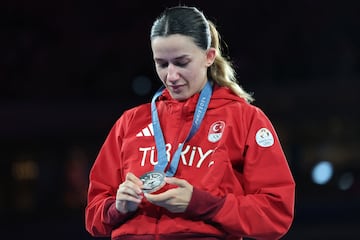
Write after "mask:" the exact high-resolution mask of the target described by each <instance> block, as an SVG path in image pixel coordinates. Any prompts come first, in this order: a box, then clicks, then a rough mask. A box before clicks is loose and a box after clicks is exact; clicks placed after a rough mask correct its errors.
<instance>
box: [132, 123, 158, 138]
mask: <svg viewBox="0 0 360 240" xmlns="http://www.w3.org/2000/svg"><path fill="white" fill-rule="evenodd" d="M151 136H154V129H153V125H152V123H150V124H149V125H147V127H146V128H143V129H142V130H141V131H140V132H139V133H138V134H136V137H151Z"/></svg>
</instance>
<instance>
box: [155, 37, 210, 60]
mask: <svg viewBox="0 0 360 240" xmlns="http://www.w3.org/2000/svg"><path fill="white" fill-rule="evenodd" d="M151 48H152V51H153V55H154V58H164V57H169V56H174V57H176V55H194V54H200V53H202V52H204V51H203V50H202V49H201V48H199V47H198V46H197V45H196V44H195V42H194V40H193V39H192V38H191V37H188V36H183V35H180V34H174V35H170V36H166V37H155V38H154V39H152V41H151Z"/></svg>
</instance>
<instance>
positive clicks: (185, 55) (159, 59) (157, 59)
mask: <svg viewBox="0 0 360 240" xmlns="http://www.w3.org/2000/svg"><path fill="white" fill-rule="evenodd" d="M188 57H189V55H187V54H184V55H181V56H179V57H176V58H175V59H174V60H179V59H183V58H188ZM154 60H155V61H164V59H163V58H154Z"/></svg>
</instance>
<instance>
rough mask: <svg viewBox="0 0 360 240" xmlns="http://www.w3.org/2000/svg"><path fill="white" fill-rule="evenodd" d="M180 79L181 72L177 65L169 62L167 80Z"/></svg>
mask: <svg viewBox="0 0 360 240" xmlns="http://www.w3.org/2000/svg"><path fill="white" fill-rule="evenodd" d="M178 79H179V72H178V68H177V66H175V65H174V64H172V63H171V64H169V66H168V72H167V80H168V81H171V82H174V81H177V80H178Z"/></svg>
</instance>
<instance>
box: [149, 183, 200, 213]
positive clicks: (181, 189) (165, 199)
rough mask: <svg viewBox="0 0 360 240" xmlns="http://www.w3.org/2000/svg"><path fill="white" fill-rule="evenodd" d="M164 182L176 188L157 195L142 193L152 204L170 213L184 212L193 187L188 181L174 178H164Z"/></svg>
mask: <svg viewBox="0 0 360 240" xmlns="http://www.w3.org/2000/svg"><path fill="white" fill-rule="evenodd" d="M165 181H166V183H168V184H172V185H176V186H177V188H172V189H169V190H167V191H165V192H162V193H159V194H149V193H144V196H145V197H146V199H147V200H148V201H149V202H151V203H152V204H154V205H157V206H160V207H163V208H166V209H167V210H169V211H170V212H173V213H182V212H185V210H186V208H187V206H188V205H189V202H190V199H191V196H192V192H193V186H192V185H191V184H190V183H189V182H188V181H186V180H184V179H179V178H175V177H171V178H165Z"/></svg>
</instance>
